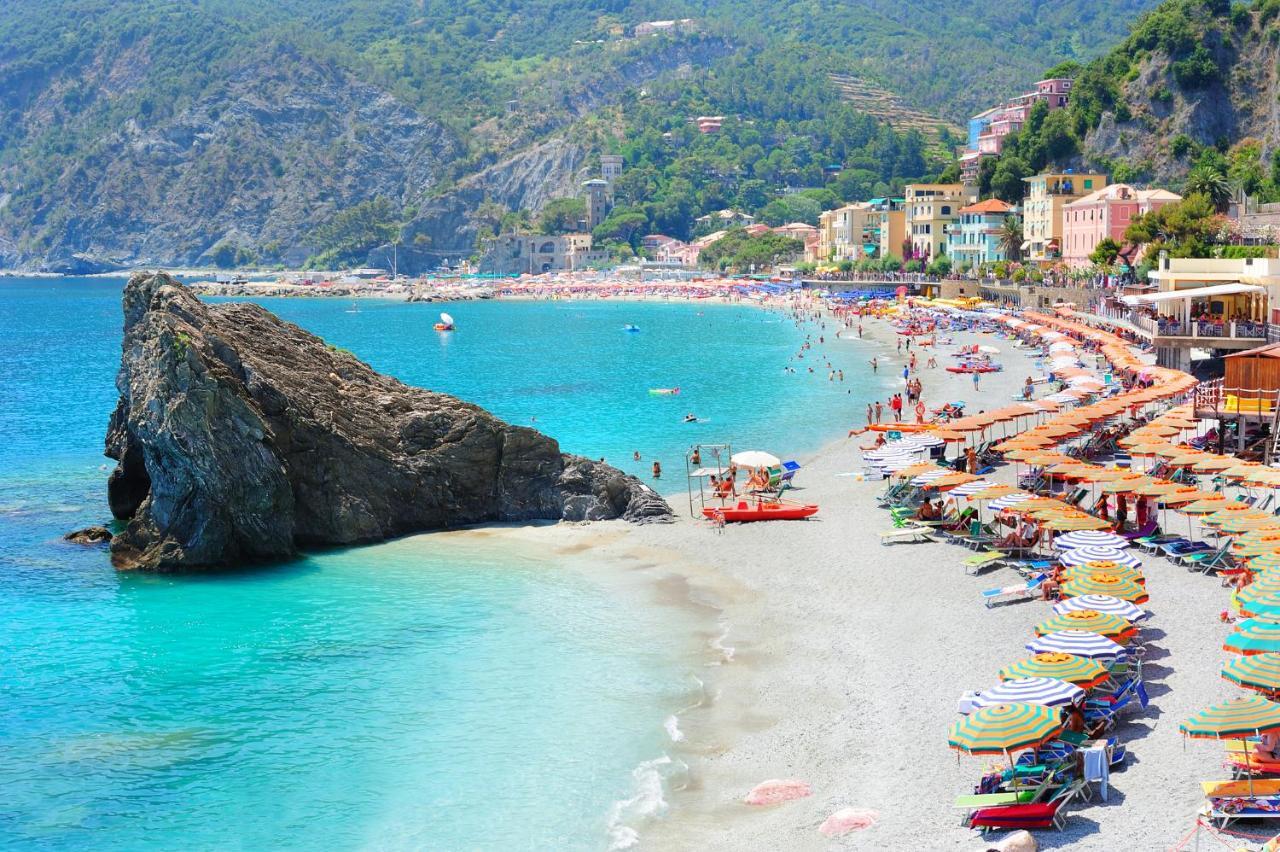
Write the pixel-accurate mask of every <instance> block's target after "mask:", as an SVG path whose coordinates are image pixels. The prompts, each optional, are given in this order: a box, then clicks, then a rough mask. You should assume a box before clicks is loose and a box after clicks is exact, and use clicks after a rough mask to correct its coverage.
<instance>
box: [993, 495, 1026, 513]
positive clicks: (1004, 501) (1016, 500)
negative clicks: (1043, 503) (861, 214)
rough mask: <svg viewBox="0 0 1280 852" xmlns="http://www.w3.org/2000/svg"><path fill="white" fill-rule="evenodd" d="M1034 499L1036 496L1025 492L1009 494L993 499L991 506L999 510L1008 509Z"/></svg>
mask: <svg viewBox="0 0 1280 852" xmlns="http://www.w3.org/2000/svg"><path fill="white" fill-rule="evenodd" d="M1034 499H1035V498H1034V497H1032V496H1031V495H1030V494H1025V493H1018V494H1008V495H1006V496H1004V497H998V498H996V499H995V500H992V501H991V508H992V509H997V510H998V509H1008V508H1009V507H1010V506H1016V505H1018V504H1020V503H1025V502H1027V501H1028V500H1034Z"/></svg>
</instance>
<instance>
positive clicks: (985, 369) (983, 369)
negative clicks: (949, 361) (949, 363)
mask: <svg viewBox="0 0 1280 852" xmlns="http://www.w3.org/2000/svg"><path fill="white" fill-rule="evenodd" d="M1003 369H1004V368H1003V367H1001V366H1000V365H999V364H956V365H955V366H953V367H947V372H948V373H998V372H1000V371H1001V370H1003Z"/></svg>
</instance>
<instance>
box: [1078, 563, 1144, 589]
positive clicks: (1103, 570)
mask: <svg viewBox="0 0 1280 852" xmlns="http://www.w3.org/2000/svg"><path fill="white" fill-rule="evenodd" d="M1094 574H1110V575H1112V576H1115V577H1119V578H1120V579H1122V580H1132V581H1133V582H1135V583H1137V584H1138V585H1140V586H1143V585H1146V582H1147V578H1146V576H1145V575H1144V574H1143V573H1142V572H1141V571H1139V570H1138V569H1137V568H1131V567H1129V566H1128V565H1121V564H1120V563H1118V562H1112V561H1111V560H1109V559H1094V560H1091V561H1089V562H1086V563H1084V564H1083V565H1068V566H1066V567H1064V568H1063V569H1062V576H1064V577H1066V578H1067V579H1069V580H1081V579H1084V578H1086V577H1092V576H1093V575H1094Z"/></svg>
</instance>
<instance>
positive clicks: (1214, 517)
mask: <svg viewBox="0 0 1280 852" xmlns="http://www.w3.org/2000/svg"><path fill="white" fill-rule="evenodd" d="M1236 506H1240V507H1241V508H1239V509H1237V508H1235V507H1236ZM1242 519H1249V520H1255V521H1269V522H1274V521H1275V516H1274V515H1270V514H1268V513H1266V512H1259V511H1258V510H1257V509H1255V508H1253V507H1252V506H1245V505H1244V504H1243V503H1228V504H1227V505H1225V506H1223V507H1222V508H1221V509H1219V510H1218V511H1216V512H1214V513H1213V514H1211V515H1205V516H1204V517H1203V518H1201V519H1200V522H1201V523H1204V524H1209V525H1211V526H1217V525H1218V524H1225V523H1226V522H1227V521H1231V520H1242Z"/></svg>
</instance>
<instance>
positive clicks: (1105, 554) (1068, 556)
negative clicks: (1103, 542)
mask: <svg viewBox="0 0 1280 852" xmlns="http://www.w3.org/2000/svg"><path fill="white" fill-rule="evenodd" d="M1058 560H1059V561H1060V562H1062V564H1063V565H1084V564H1085V563H1086V562H1115V563H1116V564H1117V565H1124V566H1127V567H1129V568H1141V567H1142V560H1140V559H1138V557H1136V556H1134V555H1133V554H1132V553H1130V552H1128V551H1127V550H1121V549H1120V548H1118V547H1099V546H1098V545H1096V544H1086V545H1084V546H1083V547H1073V548H1071V549H1070V550H1064V551H1063V552H1062V555H1061V556H1059V557H1058Z"/></svg>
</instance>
